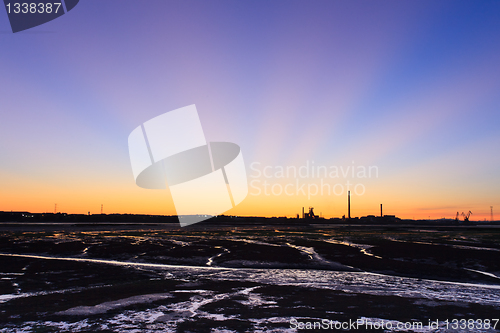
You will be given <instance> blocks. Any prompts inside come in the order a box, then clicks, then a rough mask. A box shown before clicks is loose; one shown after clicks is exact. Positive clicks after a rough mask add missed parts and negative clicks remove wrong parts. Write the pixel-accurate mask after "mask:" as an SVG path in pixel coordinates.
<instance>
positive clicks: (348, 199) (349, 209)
mask: <svg viewBox="0 0 500 333" xmlns="http://www.w3.org/2000/svg"><path fill="white" fill-rule="evenodd" d="M347 218H348V219H351V191H347Z"/></svg>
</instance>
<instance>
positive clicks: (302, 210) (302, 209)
mask: <svg viewBox="0 0 500 333" xmlns="http://www.w3.org/2000/svg"><path fill="white" fill-rule="evenodd" d="M302 218H304V207H302Z"/></svg>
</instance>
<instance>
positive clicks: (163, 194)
mask: <svg viewBox="0 0 500 333" xmlns="http://www.w3.org/2000/svg"><path fill="white" fill-rule="evenodd" d="M190 104H196V106H197V108H198V113H199V116H200V119H201V122H202V124H203V127H204V131H205V136H206V138H207V140H209V141H230V142H235V143H237V144H239V145H240V146H241V149H242V152H243V157H244V159H245V164H246V166H247V173H248V175H249V181H251V180H255V179H257V180H258V181H264V180H266V179H264V178H262V177H261V178H255V176H256V172H254V171H252V169H251V168H250V165H251V164H252V163H254V162H258V163H260V164H259V165H260V168H263V167H264V166H272V167H275V166H285V167H286V166H295V167H297V168H298V167H300V166H302V165H305V164H306V163H312V161H314V163H315V165H325V166H328V167H330V166H339V167H340V166H343V167H348V166H352V165H356V166H377V167H378V170H379V175H378V177H377V178H374V177H372V178H370V179H359V178H356V177H354V178H352V177H348V178H346V179H344V178H340V179H331V178H329V179H326V181H327V182H330V183H331V184H336V183H342V184H343V183H345V182H346V181H347V180H350V181H351V183H354V184H357V183H362V184H363V186H364V187H365V193H364V194H363V195H362V196H356V195H354V196H353V204H352V215H354V216H361V215H368V214H378V213H379V204H380V203H383V204H384V213H386V214H393V215H397V216H399V217H402V218H428V217H431V218H441V217H447V218H451V217H454V216H455V214H456V212H457V211H459V212H462V211H464V212H467V211H469V210H471V211H472V212H473V216H472V219H474V220H478V219H481V220H482V219H485V218H487V219H489V217H490V206H493V207H494V212H495V209H496V211H498V212H499V213H498V214H496V217H495V219H498V216H500V154H499V147H500V2H499V1H421V0H419V1H333V0H328V1H294V0H286V1H275V0H273V1H269V0H266V1H256V0H252V1H236V0H233V1H220V0H214V1H186V0H183V1H165V0H149V1H139V0H126V1H124V0H106V1H102V0H84V1H80V3H79V5H78V6H77V7H75V9H73V10H72V11H71V12H69V13H68V14H66V15H63V16H62V17H60V18H59V19H56V20H54V21H51V22H49V23H46V24H44V25H41V26H39V27H36V28H33V29H30V30H27V31H24V32H20V33H16V34H13V33H12V32H11V30H10V26H9V23H8V18H7V14H6V12H5V11H4V10H0V115H1V118H0V119H1V120H0V210H4V211H10V210H14V211H31V212H52V211H54V204H55V203H57V204H58V211H63V212H68V213H87V212H88V211H90V212H91V213H99V212H100V207H101V204H104V211H105V213H145V214H166V215H170V214H175V209H174V205H173V202H172V198H171V197H170V194H169V191H168V190H164V191H160V190H145V189H141V188H139V187H137V186H136V185H135V183H134V179H133V176H132V171H131V167H130V161H129V156H128V147H127V138H128V135H129V134H130V132H131V131H132V130H133V129H134V128H135V127H137V126H138V125H140V124H141V123H143V122H145V121H147V120H149V119H151V118H153V117H155V116H157V115H159V114H162V113H164V112H167V111H170V110H174V109H177V108H180V107H183V106H186V105H190ZM267 181H268V182H269V183H270V184H278V185H280V186H285V185H286V184H288V183H295V181H296V179H291V178H276V177H274V178H272V179H267ZM319 181H320V180H319V179H316V178H307V179H300V182H301V183H306V184H311V183H318V182H319ZM250 192H251V193H254V192H255V191H254V190H252V188H251V189H250ZM302 206H305V207H309V206H314V207H315V211H316V213H320V212H321V213H322V214H323V216H325V217H333V216H336V217H340V216H342V215H344V214H346V195H345V193H344V194H343V195H338V196H337V195H333V194H332V195H323V196H321V195H314V196H310V198H308V197H307V195H306V196H303V195H293V196H287V195H271V196H265V195H262V194H261V195H258V196H257V195H253V194H250V195H249V196H248V197H247V199H245V201H243V202H242V203H241V204H240V205H239V206H237V207H236V208H234V209H232V210H231V211H228V212H227V214H233V215H238V214H241V215H261V216H294V215H295V214H297V213H299V212H300V210H301V207H302Z"/></svg>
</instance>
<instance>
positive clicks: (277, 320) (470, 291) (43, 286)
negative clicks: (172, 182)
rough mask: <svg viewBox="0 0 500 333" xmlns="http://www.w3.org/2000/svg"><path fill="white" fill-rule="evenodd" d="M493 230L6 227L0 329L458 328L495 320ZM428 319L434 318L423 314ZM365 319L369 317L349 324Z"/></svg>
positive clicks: (498, 244) (497, 270)
mask: <svg viewBox="0 0 500 333" xmlns="http://www.w3.org/2000/svg"><path fill="white" fill-rule="evenodd" d="M499 234H500V230H498V229H484V228H457V229H454V230H446V231H443V230H438V229H430V228H428V229H425V230H422V229H420V230H415V229H414V228H399V229H395V228H388V229H384V228H377V229H376V230H375V228H373V229H372V230H368V229H367V228H357V229H356V228H329V229H311V228H308V229H307V230H300V229H299V228H286V227H281V228H264V227H252V228H243V227H238V229H236V230H235V229H234V228H211V229H208V230H202V229H195V228H186V229H182V230H178V229H168V230H108V231H79V230H63V231H32V232H22V231H16V232H8V231H5V232H2V233H1V234H0V253H2V255H0V278H1V279H0V332H11V331H13V332H16V331H19V332H21V331H23V332H59V331H67V332H87V331H129V332H133V331H135V332H140V331H146V332H147V331H151V332H156V331H158V332H162V331H177V332H210V331H226V332H254V331H262V332H268V331H276V332H280V331H292V332H293V331H297V330H299V331H301V330H300V329H299V328H304V331H313V330H305V329H306V328H308V327H309V326H307V325H313V324H314V323H315V322H316V323H317V324H318V325H320V324H321V325H323V326H322V328H323V329H319V330H318V331H325V328H328V329H332V330H336V329H335V327H337V328H341V326H339V325H341V324H343V323H347V322H349V321H351V323H352V322H353V321H359V323H361V321H364V323H365V324H366V323H371V324H375V325H376V324H377V323H378V324H379V326H378V327H382V328H383V329H380V330H379V331H397V326H398V325H400V328H404V324H406V325H407V326H406V329H403V331H404V330H406V331H422V330H420V328H418V327H417V326H412V327H410V326H409V325H410V324H412V325H417V324H418V323H419V322H421V323H422V324H423V326H422V329H423V330H424V331H429V332H431V331H436V332H437V331H440V332H445V331H464V330H460V328H461V327H460V324H461V323H463V322H460V320H464V319H465V320H467V325H469V326H467V325H466V326H467V327H466V328H465V331H493V329H492V326H493V325H494V324H495V322H494V321H493V319H496V318H498V317H499V315H498V314H499V309H500V284H499V282H500V279H499V278H498V277H499V276H500V238H499V236H500V235H499ZM446 319H448V320H449V323H448V326H447V325H446V322H445V320H446ZM454 319H456V322H454V323H455V326H456V328H457V330H453V328H454V327H453V326H452V323H453V322H452V321H453V320H454ZM486 319H489V320H490V324H489V326H487V325H485V321H484V320H486ZM436 320H437V321H438V323H437V324H436V325H438V326H439V330H434V329H433V328H429V327H428V324H429V321H432V322H435V321H436ZM468 320H471V321H468ZM480 320H481V321H480ZM389 324H390V326H391V327H388V326H389ZM335 325H337V326H335ZM380 325H382V326H380ZM401 325H403V326H401ZM470 325H472V326H470ZM311 327H313V326H311ZM344 327H346V326H345V325H344ZM471 327H472V329H471ZM316 328H319V326H316ZM350 328H352V326H350ZM375 328H377V326H375ZM497 328H499V329H500V324H499V325H497ZM426 329H427V330H426ZM364 330H368V331H373V330H374V329H373V326H371V327H370V326H366V325H365V326H363V325H360V326H358V327H357V331H364ZM400 331H401V330H400Z"/></svg>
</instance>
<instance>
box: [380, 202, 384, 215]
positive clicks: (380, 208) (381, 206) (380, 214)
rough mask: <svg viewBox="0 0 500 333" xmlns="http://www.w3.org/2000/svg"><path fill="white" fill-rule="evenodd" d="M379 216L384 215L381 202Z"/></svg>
mask: <svg viewBox="0 0 500 333" xmlns="http://www.w3.org/2000/svg"><path fill="white" fill-rule="evenodd" d="M380 217H384V214H382V204H380Z"/></svg>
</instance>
